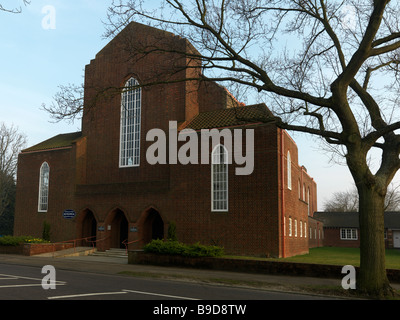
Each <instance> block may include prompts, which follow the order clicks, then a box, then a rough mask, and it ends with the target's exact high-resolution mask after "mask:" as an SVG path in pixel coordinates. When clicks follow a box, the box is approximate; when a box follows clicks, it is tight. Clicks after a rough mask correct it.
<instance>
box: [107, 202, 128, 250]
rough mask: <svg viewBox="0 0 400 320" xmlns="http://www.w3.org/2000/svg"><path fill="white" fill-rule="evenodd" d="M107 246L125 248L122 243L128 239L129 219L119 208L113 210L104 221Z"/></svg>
mask: <svg viewBox="0 0 400 320" xmlns="http://www.w3.org/2000/svg"><path fill="white" fill-rule="evenodd" d="M105 225H106V232H107V237H106V238H107V240H108V241H107V242H108V248H125V245H124V244H123V243H122V242H123V241H124V240H127V239H128V235H129V221H128V219H127V218H126V216H125V213H124V212H123V211H122V210H120V209H115V210H113V211H112V212H111V213H110V214H109V215H108V216H107V219H106V221H105Z"/></svg>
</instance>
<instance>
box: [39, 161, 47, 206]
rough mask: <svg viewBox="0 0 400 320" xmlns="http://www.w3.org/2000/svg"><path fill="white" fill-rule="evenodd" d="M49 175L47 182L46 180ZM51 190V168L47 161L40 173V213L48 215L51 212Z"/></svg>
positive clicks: (41, 167)
mask: <svg viewBox="0 0 400 320" xmlns="http://www.w3.org/2000/svg"><path fill="white" fill-rule="evenodd" d="M45 170H46V171H45ZM45 175H47V181H46V180H45V177H46V176H45ZM49 189H50V166H49V164H48V163H47V162H46V161H45V162H43V163H42V165H41V166H40V171H39V196H38V212H40V213H46V212H48V211H49V194H50V192H49Z"/></svg>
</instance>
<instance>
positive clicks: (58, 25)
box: [0, 0, 352, 210]
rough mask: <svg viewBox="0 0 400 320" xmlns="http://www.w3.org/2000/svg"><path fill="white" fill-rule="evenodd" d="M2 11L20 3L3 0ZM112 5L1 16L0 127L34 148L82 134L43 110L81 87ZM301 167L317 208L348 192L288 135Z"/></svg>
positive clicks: (303, 138)
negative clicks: (67, 89)
mask: <svg viewBox="0 0 400 320" xmlns="http://www.w3.org/2000/svg"><path fill="white" fill-rule="evenodd" d="M0 3H2V4H3V6H4V7H7V6H11V5H15V3H18V4H21V5H22V0H8V1H7V0H3V1H1V2H0ZM110 3H111V0H100V1H99V0H67V1H66V0H63V1H61V0H53V1H52V0H32V1H31V4H30V5H29V6H26V7H24V6H22V13H20V14H11V13H5V12H0V34H1V38H0V39H1V40H0V57H1V59H0V122H4V123H5V124H7V125H9V126H10V125H14V126H16V127H18V128H19V131H20V132H22V133H24V134H25V135H26V136H27V139H28V145H27V146H33V145H35V144H37V143H39V142H41V141H44V140H47V139H48V138H51V137H53V136H55V135H58V134H61V133H69V132H75V131H79V130H80V122H79V121H76V122H75V123H73V124H69V123H67V122H60V123H54V122H52V119H51V118H50V116H49V115H48V113H46V112H45V111H43V110H41V106H42V104H43V103H45V104H47V105H49V104H51V102H52V101H53V97H54V95H55V94H56V93H57V91H58V86H60V85H68V84H76V85H80V84H81V83H83V76H84V68H85V65H87V64H89V63H90V60H91V59H94V58H95V55H96V53H97V52H98V51H100V50H101V49H102V48H103V47H104V46H105V45H106V44H107V43H108V42H109V40H107V39H103V34H104V32H105V28H104V24H103V22H102V21H104V20H105V19H106V12H107V7H108V6H109V5H110ZM290 134H291V136H292V137H293V139H294V140H295V141H296V143H297V146H298V149H299V164H300V165H304V166H305V167H306V168H307V170H308V173H309V175H310V176H311V177H313V178H314V179H315V181H316V183H317V186H318V209H319V210H322V209H323V204H324V202H325V201H326V200H328V199H329V198H330V196H331V195H332V193H334V192H338V191H345V190H350V189H351V188H352V178H351V176H350V173H349V171H348V169H347V168H346V167H345V166H342V165H335V164H332V163H329V156H327V155H325V153H324V151H323V150H322V149H320V148H319V146H320V143H319V142H317V140H315V139H311V138H310V137H309V136H307V135H305V134H299V133H290Z"/></svg>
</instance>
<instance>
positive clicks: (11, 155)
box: [0, 123, 26, 216]
mask: <svg viewBox="0 0 400 320" xmlns="http://www.w3.org/2000/svg"><path fill="white" fill-rule="evenodd" d="M25 144H26V137H25V135H23V134H21V133H19V132H18V129H17V128H15V127H14V126H11V127H7V126H6V125H5V124H4V123H1V124H0V201H1V202H0V216H1V215H2V214H3V213H4V211H5V210H6V209H7V208H8V207H9V205H10V201H13V199H14V197H13V195H12V193H13V192H15V188H14V185H15V176H16V172H17V162H18V154H19V152H20V151H21V149H22V148H23V147H24V146H25Z"/></svg>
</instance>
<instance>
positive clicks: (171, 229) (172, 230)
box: [168, 222, 178, 241]
mask: <svg viewBox="0 0 400 320" xmlns="http://www.w3.org/2000/svg"><path fill="white" fill-rule="evenodd" d="M168 240H170V241H178V237H177V236H176V223H175V222H171V223H170V224H169V226H168Z"/></svg>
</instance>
